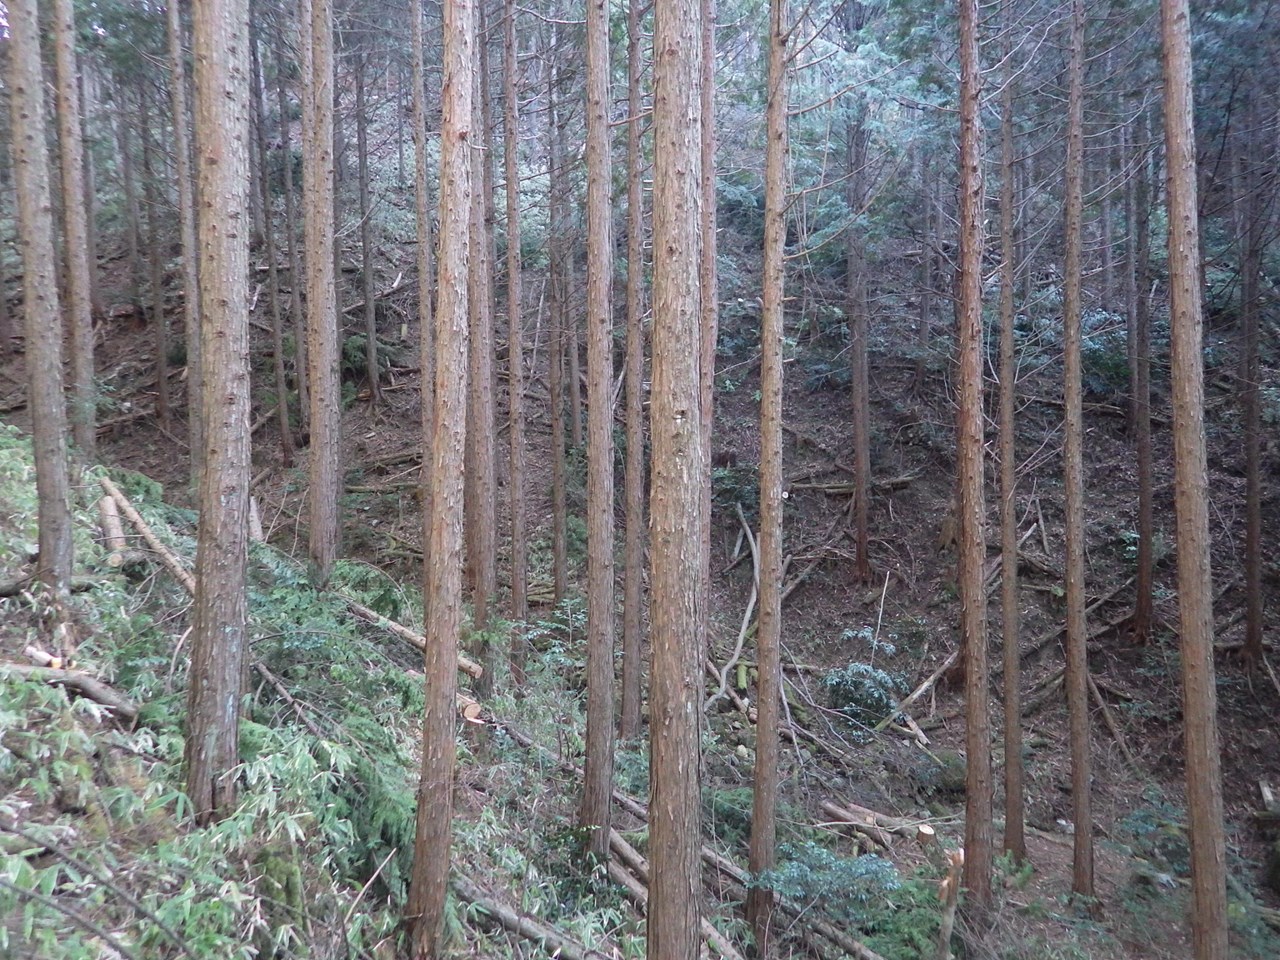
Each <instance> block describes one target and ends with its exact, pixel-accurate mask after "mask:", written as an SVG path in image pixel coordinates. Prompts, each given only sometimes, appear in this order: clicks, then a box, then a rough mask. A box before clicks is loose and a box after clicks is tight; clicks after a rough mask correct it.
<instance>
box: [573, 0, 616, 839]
mask: <svg viewBox="0 0 1280 960" xmlns="http://www.w3.org/2000/svg"><path fill="white" fill-rule="evenodd" d="M612 176H613V175H612V164H611V162H610V158H609V11H608V9H607V7H606V6H605V0H588V2H587V731H586V755H585V758H584V764H583V788H582V810H581V817H580V820H581V825H582V827H583V828H584V829H586V830H588V831H590V833H589V835H588V837H587V848H588V850H590V852H592V853H593V854H595V855H596V856H597V857H602V858H604V857H608V855H609V823H610V818H609V809H610V806H611V805H612V800H613V737H614V726H613V724H614V719H613V683H614V662H613V660H614V654H613V633H614V630H613V611H614V604H613V546H614V545H613V522H614V518H613V303H612V299H613V236H612V233H613V231H612V229H611V223H610V217H611V210H610V206H611V203H610V200H611V196H610V193H611V190H612V182H611V180H612Z"/></svg>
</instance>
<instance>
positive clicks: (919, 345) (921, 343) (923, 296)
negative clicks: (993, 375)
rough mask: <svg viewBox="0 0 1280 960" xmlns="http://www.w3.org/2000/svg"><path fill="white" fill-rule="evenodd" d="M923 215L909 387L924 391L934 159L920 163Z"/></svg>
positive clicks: (929, 319)
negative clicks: (917, 309)
mask: <svg viewBox="0 0 1280 960" xmlns="http://www.w3.org/2000/svg"><path fill="white" fill-rule="evenodd" d="M923 180H924V198H923V199H924V214H923V217H922V227H921V230H920V326H919V329H918V330H917V332H916V368H915V372H914V373H913V374H912V377H911V383H912V389H913V390H914V391H915V392H917V393H920V392H922V391H923V390H924V374H925V365H924V361H925V357H926V356H928V352H929V348H930V346H931V345H932V335H933V260H934V257H933V248H934V245H935V244H936V243H937V234H936V233H934V229H933V208H934V202H933V191H934V183H933V162H932V160H931V159H926V160H925V161H924V165H923Z"/></svg>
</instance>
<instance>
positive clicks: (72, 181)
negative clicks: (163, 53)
mask: <svg viewBox="0 0 1280 960" xmlns="http://www.w3.org/2000/svg"><path fill="white" fill-rule="evenodd" d="M53 24H54V27H53V32H54V44H53V52H54V65H55V72H56V75H57V101H58V146H59V150H60V151H61V155H62V164H61V166H62V209H63V219H64V221H65V224H66V256H67V259H66V264H67V274H66V276H67V283H66V289H67V315H66V320H67V325H68V327H69V328H70V337H69V338H68V343H69V344H70V346H71V409H70V413H71V435H72V439H73V440H74V441H75V446H76V455H77V456H78V457H79V458H80V459H81V460H82V461H83V462H85V463H88V462H91V461H92V460H93V456H94V447H95V445H96V434H97V426H96V422H97V417H96V405H97V400H96V397H95V392H94V388H93V314H92V312H91V310H90V297H89V287H90V280H89V257H88V250H89V244H88V229H87V224H86V216H85V187H84V137H83V128H82V126H81V120H80V87H79V82H78V73H79V70H78V68H77V65H76V48H75V37H76V25H75V10H74V7H73V4H72V2H71V0H54V3H53Z"/></svg>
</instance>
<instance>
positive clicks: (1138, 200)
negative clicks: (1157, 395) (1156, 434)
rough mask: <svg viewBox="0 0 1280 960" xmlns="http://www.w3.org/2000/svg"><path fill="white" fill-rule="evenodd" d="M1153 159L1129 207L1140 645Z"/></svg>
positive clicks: (1148, 557) (1146, 589)
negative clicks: (1132, 239)
mask: <svg viewBox="0 0 1280 960" xmlns="http://www.w3.org/2000/svg"><path fill="white" fill-rule="evenodd" d="M1142 121H1143V128H1144V129H1143V131H1142V141H1143V142H1150V141H1151V139H1152V131H1151V119H1150V114H1147V113H1146V112H1144V113H1143V115H1142ZM1153 162H1154V161H1153V159H1152V156H1151V154H1149V153H1148V154H1146V155H1145V156H1144V157H1143V158H1142V160H1141V162H1140V163H1139V165H1138V172H1137V181H1138V182H1137V186H1136V188H1135V193H1134V203H1135V206H1136V207H1137V211H1136V217H1135V219H1134V227H1133V229H1134V230H1135V231H1137V238H1136V241H1135V246H1134V256H1135V257H1136V263H1135V266H1134V271H1135V275H1136V284H1137V291H1136V294H1137V299H1136V302H1135V303H1134V320H1133V324H1134V354H1135V358H1134V374H1135V379H1134V388H1133V407H1134V429H1135V431H1136V443H1135V445H1136V447H1137V449H1136V451H1135V452H1136V456H1137V465H1138V558H1137V561H1138V569H1137V576H1136V581H1135V585H1134V591H1133V592H1134V602H1133V633H1132V639H1133V642H1134V643H1135V644H1139V645H1141V644H1145V643H1146V642H1147V639H1148V638H1149V637H1150V635H1151V623H1152V607H1153V604H1154V600H1155V566H1156V560H1155V521H1154V513H1155V508H1154V499H1155V485H1154V481H1153V479H1152V470H1153V456H1152V449H1151V206H1152V204H1153V201H1154V198H1153V197H1152V195H1151V194H1152V187H1153V186H1154V184H1155V174H1154V172H1153Z"/></svg>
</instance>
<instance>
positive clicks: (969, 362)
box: [956, 0, 992, 914]
mask: <svg viewBox="0 0 1280 960" xmlns="http://www.w3.org/2000/svg"><path fill="white" fill-rule="evenodd" d="M981 85H982V75H981V73H980V69H979V61H978V4H977V0H964V2H962V3H961V4H960V275H959V280H958V287H959V302H958V305H957V306H958V310H959V315H958V317H957V321H958V327H959V351H960V358H959V363H958V365H957V370H956V376H957V379H958V383H959V391H958V393H959V403H958V407H957V411H956V459H957V461H958V480H957V486H958V493H959V497H958V507H959V514H960V516H959V526H960V530H959V537H958V543H957V554H958V562H957V570H958V577H957V579H958V581H959V588H960V607H961V623H960V632H961V646H962V649H963V650H964V685H965V687H964V689H965V750H966V754H967V758H968V764H967V767H968V774H967V777H966V781H965V784H966V799H965V831H964V849H965V858H964V884H965V887H966V888H967V889H968V891H969V897H970V903H971V905H972V906H973V908H974V909H975V910H976V911H977V912H978V913H979V914H981V913H984V912H985V911H986V910H987V909H989V908H990V905H991V869H992V839H991V831H992V824H991V718H990V715H989V709H990V708H989V704H988V694H987V685H988V684H987V621H986V609H987V601H986V588H985V585H984V583H983V580H984V568H985V564H986V553H987V542H986V532H985V529H984V513H985V507H984V502H983V489H982V482H983V466H982V461H983V411H982V248H983V237H982V198H983V186H982V143H981V140H982V127H981V120H980V118H979V115H978V107H979V102H980V98H981Z"/></svg>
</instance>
